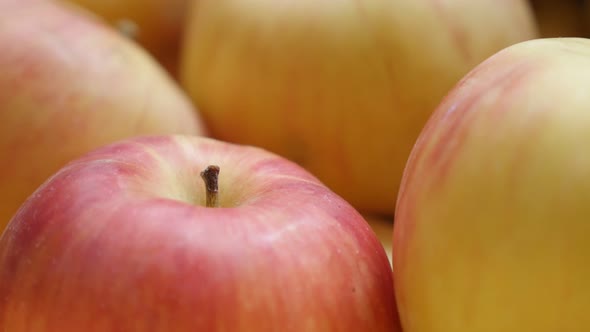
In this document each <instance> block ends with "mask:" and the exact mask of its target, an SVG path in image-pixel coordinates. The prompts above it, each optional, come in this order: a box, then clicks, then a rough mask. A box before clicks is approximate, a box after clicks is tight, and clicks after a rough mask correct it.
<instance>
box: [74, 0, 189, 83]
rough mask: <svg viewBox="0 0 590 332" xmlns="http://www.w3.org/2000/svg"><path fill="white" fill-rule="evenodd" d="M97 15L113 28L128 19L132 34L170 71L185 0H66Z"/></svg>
mask: <svg viewBox="0 0 590 332" xmlns="http://www.w3.org/2000/svg"><path fill="white" fill-rule="evenodd" d="M67 1H68V2H70V3H75V4H76V5H79V6H81V7H83V8H86V9H88V10H89V11H91V12H93V13H95V14H96V15H98V16H100V17H101V18H103V19H104V20H106V21H107V22H108V23H109V24H111V25H112V26H113V27H114V28H116V29H120V28H122V24H124V22H132V23H133V24H134V26H135V27H136V28H137V34H136V36H134V37H133V38H134V39H135V40H136V41H137V42H138V43H139V44H140V45H141V46H142V47H144V48H145V49H147V50H148V51H149V52H150V53H151V54H152V55H154V56H155V57H156V58H157V59H158V61H160V63H162V65H164V66H165V67H166V68H167V69H168V70H169V71H170V72H171V73H172V74H174V75H175V74H176V70H177V68H176V66H177V63H176V62H177V57H178V52H179V46H180V40H181V37H182V33H183V29H184V23H185V16H186V13H187V10H188V8H189V5H190V3H191V2H192V0H191V1H189V0H147V1H146V0H118V1H105V0H67Z"/></svg>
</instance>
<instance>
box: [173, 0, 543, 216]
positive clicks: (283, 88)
mask: <svg viewBox="0 0 590 332" xmlns="http://www.w3.org/2000/svg"><path fill="white" fill-rule="evenodd" d="M188 20H189V21H188V26H187V31H186V34H185V39H184V46H183V56H182V66H181V75H180V76H181V82H182V84H183V86H184V87H185V88H186V90H187V91H188V93H189V95H190V96H191V97H192V98H193V100H194V101H195V103H196V104H197V105H198V107H199V108H200V109H201V111H202V112H203V116H204V119H205V120H206V123H207V125H208V127H209V128H210V129H211V133H212V135H213V136H214V137H216V138H219V139H222V140H225V141H231V142H238V143H246V144H253V145H257V146H261V147H264V148H266V149H269V150H271V151H273V152H276V153H279V154H280V155H282V156H285V157H287V158H289V159H291V160H293V161H296V162H297V163H299V164H300V165H302V166H304V167H305V168H306V169H307V170H309V171H311V172H312V173H313V174H315V175H316V176H318V177H319V178H320V179H321V180H322V182H324V183H325V184H326V185H328V186H329V187H330V188H331V189H332V190H334V191H335V192H336V193H338V194H339V195H340V196H342V197H344V198H345V199H346V200H347V201H349V202H350V203H351V204H352V205H353V206H355V207H356V208H357V209H358V210H361V211H362V212H366V213H379V214H392V213H393V210H394V206H395V204H394V202H395V197H396V194H397V189H398V187H399V181H400V179H401V176H402V171H403V167H404V165H405V162H406V160H407V157H408V155H409V153H410V150H411V148H412V145H413V144H414V141H415V140H416V138H417V136H418V134H419V133H420V129H421V128H422V127H423V125H424V123H425V122H426V120H427V119H428V116H429V115H430V114H431V112H432V111H433V110H434V109H435V107H436V105H437V104H438V103H439V102H440V100H441V98H442V97H443V96H444V95H445V94H446V93H447V92H448V90H450V89H451V88H452V86H453V85H454V84H455V83H456V82H457V81H458V80H459V79H460V78H461V77H462V76H463V75H465V74H466V73H467V72H468V71H469V70H470V69H472V68H473V67H475V65H477V64H478V63H479V62H481V61H483V60H484V59H485V58H487V57H488V56H490V55H492V54H493V53H495V52H496V51H498V50H500V49H502V48H504V47H505V46H508V45H511V44H513V43H516V42H519V41H522V40H526V39H530V38H533V37H535V36H536V26H535V22H534V19H533V16H532V13H531V11H530V8H529V5H528V2H527V1H526V0H511V1H496V0H454V1H431V0H401V1H399V0H398V1H393V0H374V1H357V0H341V1H318V0H300V1H249V0H226V1H219V0H200V1H197V2H196V3H195V6H193V10H192V11H191V13H190V14H189V18H188Z"/></svg>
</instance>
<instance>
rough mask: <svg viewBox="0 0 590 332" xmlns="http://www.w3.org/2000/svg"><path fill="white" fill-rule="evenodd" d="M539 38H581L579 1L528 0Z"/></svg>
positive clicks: (580, 4) (582, 17) (582, 20)
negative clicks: (537, 27)
mask: <svg viewBox="0 0 590 332" xmlns="http://www.w3.org/2000/svg"><path fill="white" fill-rule="evenodd" d="M530 1H531V5H532V8H533V11H534V13H535V17H536V20H537V23H538V26H539V34H540V36H541V37H544V38H547V37H582V36H583V35H584V20H585V19H584V10H583V3H582V1H580V0H530Z"/></svg>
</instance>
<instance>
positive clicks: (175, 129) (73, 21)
mask: <svg viewBox="0 0 590 332" xmlns="http://www.w3.org/2000/svg"><path fill="white" fill-rule="evenodd" d="M25 2H26V5H25ZM0 50H1V51H0V201H1V202H2V204H0V230H1V229H3V228H4V226H5V225H6V223H7V222H8V220H9V219H10V217H11V216H12V215H13V214H14V212H15V211H16V210H17V208H18V206H19V205H20V204H22V202H23V200H24V199H25V198H26V197H27V196H29V195H30V194H31V192H33V191H34V190H35V188H37V187H38V186H39V185H40V184H41V183H42V182H43V181H44V180H45V179H46V178H47V177H48V176H50V175H51V174H52V173H54V172H55V171H57V169H59V167H61V166H63V164H64V163H65V162H67V161H69V160H70V159H72V158H75V157H76V156H79V155H80V154H82V153H84V152H86V151H89V150H91V149H92V148H95V147H98V146H100V145H103V144H106V143H109V142H113V141H115V140H118V139H122V138H125V137H130V136H135V135H141V134H192V135H198V134H203V133H205V130H204V128H203V126H202V124H201V120H200V117H199V115H198V113H196V111H195V109H194V108H193V106H192V104H191V101H190V100H189V99H188V97H186V96H185V95H184V94H183V93H182V91H181V90H180V87H178V86H177V85H175V83H174V82H173V81H172V79H171V78H170V77H169V75H168V74H166V72H165V71H164V70H162V69H161V68H160V67H159V66H158V65H157V63H156V62H155V61H154V60H152V59H151V58H150V57H149V56H148V55H147V54H146V52H145V51H143V50H141V49H140V48H139V47H137V46H135V45H133V44H132V43H131V42H129V41H128V40H126V39H125V38H123V37H121V36H120V35H119V34H118V33H115V32H113V31H111V29H110V28H108V27H106V26H103V25H102V24H100V23H98V22H96V21H94V20H93V19H91V18H89V17H87V16H86V15H84V14H83V13H82V12H79V11H77V10H75V9H71V8H67V7H62V6H60V4H58V3H56V2H53V1H44V0H42V1H33V0H22V1H21V0H18V1H8V0H4V1H2V2H0Z"/></svg>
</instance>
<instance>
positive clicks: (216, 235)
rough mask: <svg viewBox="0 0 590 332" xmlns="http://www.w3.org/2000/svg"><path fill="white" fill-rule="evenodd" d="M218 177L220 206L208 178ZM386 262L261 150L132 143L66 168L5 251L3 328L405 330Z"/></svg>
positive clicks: (301, 178) (358, 221) (331, 205)
mask: <svg viewBox="0 0 590 332" xmlns="http://www.w3.org/2000/svg"><path fill="white" fill-rule="evenodd" d="M209 164H215V165H218V166H219V167H220V169H221V172H220V179H219V195H220V206H221V207H219V208H209V207H205V206H204V197H205V194H204V191H205V190H204V184H203V182H201V179H200V177H199V172H200V171H201V170H203V169H204V168H205V167H206V166H207V165H209ZM397 326H398V319H397V311H396V309H395V300H394V295H393V285H392V275H391V269H390V265H389V262H388V259H387V256H386V254H385V250H384V249H383V247H382V246H381V244H380V243H379V240H378V239H377V237H376V235H375V234H374V233H373V231H372V230H371V228H370V227H369V225H368V224H367V222H366V221H365V220H364V219H363V218H362V216H361V215H360V214H359V213H358V212H357V211H356V210H355V209H354V208H353V207H352V206H350V205H349V204H348V203H347V202H346V201H344V200H343V199H342V198H340V197H339V196H337V195H336V194H334V193H333V192H332V191H330V190H329V189H328V188H327V187H325V186H324V185H323V184H321V182H319V181H318V180H317V179H316V178H315V177H313V176H312V175H311V174H309V173H308V172H307V171H305V170H304V169H302V168H301V167H300V166H298V165H296V164H294V163H292V162H290V161H288V160H286V159H284V158H282V157H280V156H277V155H274V154H271V153H269V152H267V151H265V150H262V149H259V148H256V147H248V146H238V145H232V144H229V143H225V142H221V141H216V140H212V139H208V138H202V137H200V138H199V137H191V136H181V135H179V136H169V135H167V136H149V137H137V138H132V139H128V140H124V141H122V142H117V143H114V144H111V145H108V146H104V147H101V148H99V149H97V150H94V151H93V152H90V153H88V154H87V155H85V156H83V157H81V158H79V159H77V160H75V161H72V162H70V163H69V164H68V165H67V166H65V167H64V168H62V169H61V170H60V171H58V172H57V173H56V174H55V175H54V176H52V177H51V178H50V179H49V180H48V181H47V182H45V183H44V184H43V185H42V186H41V187H40V188H39V189H38V190H37V191H36V192H35V193H34V194H33V195H31V196H30V198H29V199H28V200H27V201H26V202H25V203H24V204H23V206H22V207H21V208H20V209H19V212H18V213H17V214H16V215H15V217H14V218H13V219H12V221H11V222H10V224H9V226H8V227H7V229H6V231H5V233H4V234H3V235H2V237H1V238H0V330H6V331H11V332H19V331H30V330H31V329H33V330H35V331H36V332H43V331H115V330H117V331H177V332H182V331H211V332H215V331H232V332H239V331H355V332H357V331H398V329H397V328H396V327H397Z"/></svg>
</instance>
